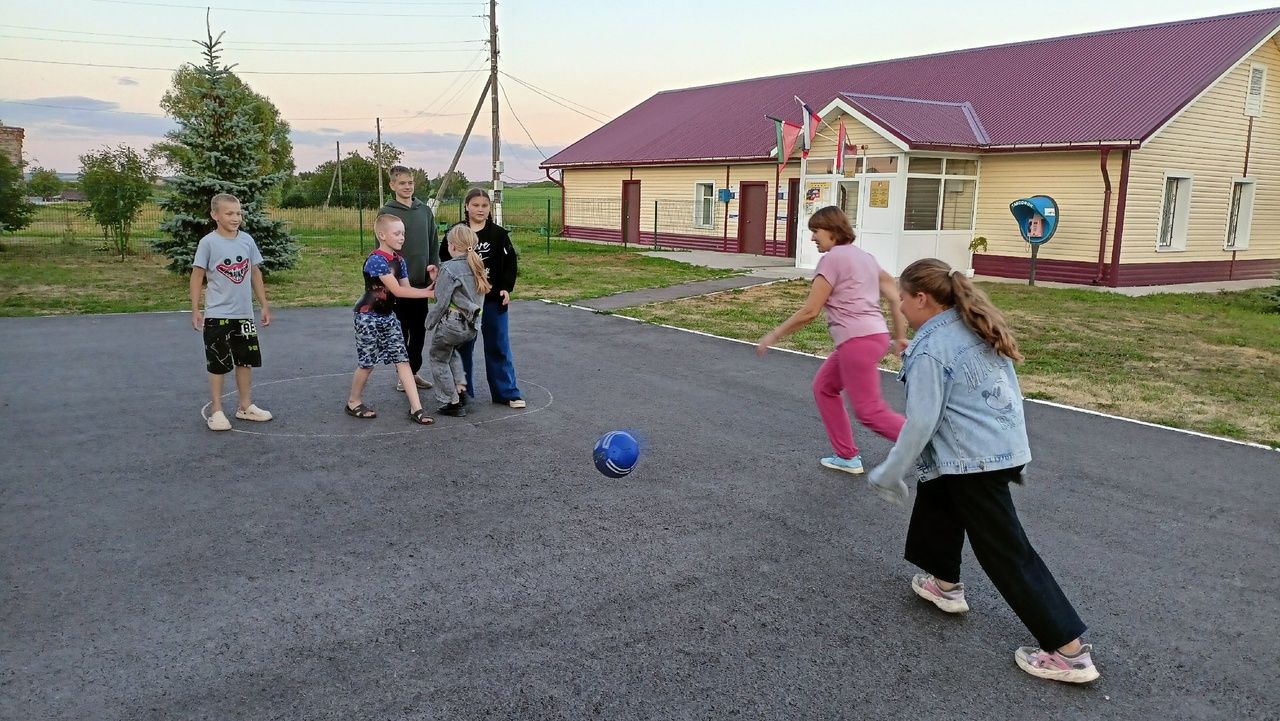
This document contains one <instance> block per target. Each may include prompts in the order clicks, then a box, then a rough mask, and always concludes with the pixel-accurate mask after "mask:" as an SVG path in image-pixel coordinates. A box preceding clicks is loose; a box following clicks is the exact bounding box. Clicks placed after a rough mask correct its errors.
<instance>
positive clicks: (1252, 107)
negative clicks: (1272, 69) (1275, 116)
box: [1244, 65, 1267, 118]
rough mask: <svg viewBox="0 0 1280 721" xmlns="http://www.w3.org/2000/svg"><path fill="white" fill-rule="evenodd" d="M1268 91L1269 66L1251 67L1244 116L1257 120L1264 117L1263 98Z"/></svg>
mask: <svg viewBox="0 0 1280 721" xmlns="http://www.w3.org/2000/svg"><path fill="white" fill-rule="evenodd" d="M1266 89H1267V66H1265V65H1250V66H1249V88H1248V89H1247V90H1246V91H1245V96H1244V114H1245V115H1247V116H1249V117H1251V118H1257V117H1260V116H1261V115H1262V97H1263V93H1264V92H1265V91H1266Z"/></svg>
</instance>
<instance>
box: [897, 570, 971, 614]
mask: <svg viewBox="0 0 1280 721" xmlns="http://www.w3.org/2000/svg"><path fill="white" fill-rule="evenodd" d="M911 590H912V591H915V592H916V595H917V596H919V597H920V598H923V599H924V600H926V601H928V602H929V603H932V604H933V605H935V606H937V607H938V608H940V609H942V610H943V611H946V612H947V613H964V612H966V611H968V610H969V604H968V603H967V602H966V601H965V600H964V584H963V583H957V584H956V587H955V588H953V589H951V590H950V591H944V590H942V587H941V586H939V585H938V579H936V578H934V577H933V576H932V575H930V574H928V573H917V574H916V575H914V576H912V577H911Z"/></svg>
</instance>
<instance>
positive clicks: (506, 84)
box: [0, 0, 1271, 182]
mask: <svg viewBox="0 0 1280 721" xmlns="http://www.w3.org/2000/svg"><path fill="white" fill-rule="evenodd" d="M1269 5H1271V3H1267V2H1248V1H1233V0H1218V1H1216V2H1215V1H1213V0H1165V1H1164V2H1159V3H1155V2H1114V0H1111V1H1106V0H1075V1H1074V2H1071V3H1066V2H1064V3H1044V4H1040V3H1035V4H1031V3H1017V2H1004V1H1000V2H995V1H990V2H971V3H957V2H935V1H933V0H899V1H898V2H876V3H871V2H844V3H785V4H784V3H778V2H755V1H751V2H721V3H696V2H688V1H687V0H686V1H685V2H674V1H671V0H649V1H646V2H612V3H588V2H581V1H580V0H564V1H560V2H556V1H552V0H510V1H508V2H504V3H500V4H499V7H498V22H499V47H500V50H501V57H500V61H499V65H500V68H501V70H502V71H504V72H505V73H507V74H509V75H510V77H505V76H504V77H502V78H501V80H502V83H501V84H502V89H503V91H504V92H505V96H502V95H500V99H501V100H502V104H503V109H502V130H501V135H502V138H503V147H504V150H503V154H504V161H505V163H506V176H507V180H508V182H523V181H530V180H538V179H542V177H543V174H542V172H541V171H539V170H538V169H537V164H538V163H539V162H540V161H541V160H542V158H543V154H546V155H550V154H552V153H554V152H555V151H557V150H559V149H561V148H563V147H565V146H566V145H568V144H570V143H572V142H574V141H575V140H577V139H579V138H581V137H582V136H584V135H586V134H587V133H589V132H591V131H592V130H595V129H596V128H598V127H600V125H601V124H602V123H603V122H606V121H607V120H608V119H609V118H613V117H616V116H617V115H619V114H621V113H623V112H625V111H626V110H627V109H628V108H631V107H633V106H635V105H636V104H638V103H640V102H642V101H643V100H645V99H646V98H648V97H649V96H651V95H653V94H654V93H656V92H659V91H661V90H664V89H671V88H681V87H689V86H694V85H705V84H710V83H720V82H726V81H731V80H738V79H743V78H750V77H758V76H762V75H776V74H781V73H787V72H795V71H800V70H809V69H816V68H825V67H834V66H839V65H852V64H857V63H863V62H870V61H874V60H883V59H888V58H895V57H904V56H909V55H920V54H925V53H934V52H941V51H945V50H955V49H960V48H967V47H977V46H982V45H993V44H999V43H1007V42H1016V41H1020V40H1030V39H1035V38H1044V37H1053V36H1057V35H1069V34H1074V33H1081V32H1089V31H1093V30H1104V29H1111V28H1120V27H1128V26H1133V25H1144V24H1150V23H1157V22H1165V21H1171V20H1181V19H1187V18H1195V17H1206V16H1210V15H1220V14H1226V13H1231V12H1238V11H1243V10H1254V9H1260V8H1265V7H1268V6H1269ZM2 6H3V8H4V12H3V14H0V120H3V122H4V124H6V125H16V126H19V127H23V128H25V129H26V145H25V150H26V156H27V161H28V162H29V163H31V164H39V165H42V166H44V167H48V168H55V169H57V170H59V171H61V172H77V171H78V170H79V162H78V160H77V158H78V156H79V155H80V154H81V153H83V152H85V151H88V150H91V149H94V148H97V147H100V146H102V145H107V144H118V143H127V144H129V145H132V146H134V147H136V148H139V149H141V148H145V147H146V146H148V145H150V144H151V143H153V142H155V141H156V140H157V139H159V138H160V137H161V136H162V135H163V134H164V132H165V131H166V130H168V129H169V128H171V127H172V124H171V122H170V121H169V120H168V119H167V118H166V117H164V115H163V111H162V110H161V109H160V107H159V100H160V98H161V96H162V95H163V94H164V91H165V89H166V88H167V87H168V85H169V82H170V78H171V75H172V70H173V69H174V68H176V67H178V66H179V65H181V64H182V63H185V62H194V63H198V62H199V61H200V56H199V48H198V47H197V46H196V45H195V44H193V43H192V42H190V41H191V39H194V38H200V37H203V36H204V30H205V26H204V17H205V5H204V4H200V3H199V2H196V1H195V0H155V1H151V0H147V1H143V0H138V1H136V2H135V1H126V0H65V1H64V2H57V3H50V2H48V1H47V0H46V1H44V2H35V1H33V0H3V3H2ZM210 7H212V8H213V11H212V23H213V27H214V32H215V34H216V33H217V32H220V31H225V33H226V35H225V37H224V42H225V47H226V52H225V55H224V61H225V62H227V63H235V64H236V65H237V67H236V72H237V73H240V74H241V78H242V79H244V80H245V81H246V82H248V84H249V85H250V86H251V87H253V88H254V90H256V91H257V92H259V93H262V94H263V95H266V96H267V97H269V98H270V99H271V100H272V102H274V103H275V104H276V106H277V107H278V108H280V111H281V113H282V114H283V116H284V117H285V119H286V120H288V121H289V122H290V124H291V125H292V128H293V143H294V157H295V160H296V162H297V165H298V169H299V170H311V169H314V168H315V166H316V165H317V164H319V163H320V162H323V161H324V160H326V159H329V158H331V157H332V156H333V153H334V141H340V142H341V143H342V146H343V152H344V153H345V152H346V151H348V150H355V149H357V148H359V149H361V150H364V148H365V143H366V142H367V141H368V140H370V139H372V138H373V136H374V118H375V117H379V116H380V117H382V118H383V122H382V129H383V138H384V139H385V140H389V141H391V142H393V143H395V144H396V146H397V147H399V148H400V149H402V150H404V151H405V160H406V161H407V162H408V163H409V164H411V165H416V166H422V167H425V168H427V170H428V171H430V172H431V173H432V174H435V173H439V172H440V171H442V170H443V169H444V168H445V167H447V165H448V162H449V158H450V157H451V155H452V153H453V151H454V149H455V148H456V147H457V143H458V141H459V139H460V137H461V134H462V131H463V129H464V128H465V126H466V122H467V118H468V116H469V115H470V112H471V110H472V108H473V107H474V105H475V102H476V99H477V98H478V96H479V93H480V90H481V88H482V87H483V85H484V81H485V75H484V73H486V72H487V71H488V59H487V55H486V53H487V50H486V46H485V44H484V40H485V39H486V38H487V37H488V20H487V19H486V18H484V17H483V15H484V14H485V13H486V12H487V10H488V3H487V2H474V1H466V2H429V1H427V0H420V1H413V0H400V1H394V2H347V1H345V0H258V1H256V2H255V0H215V1H214V2H212V3H211V4H210ZM784 7H785V8H788V9H787V10H786V11H785V12H781V11H780V8H784ZM31 61H40V62H31ZM55 63H67V64H55ZM89 65H96V66H105V65H112V66H127V67H90V66H89ZM283 73H319V74H283ZM335 73H359V74H335ZM529 86H533V87H532V88H531V87H529ZM534 88H537V90H538V91H541V92H538V91H535V90H534ZM797 119H798V118H797ZM520 123H523V125H524V127H523V128H522V127H521V125H520ZM535 145H536V146H537V147H536V148H535ZM489 146H490V141H489V112H488V106H487V105H486V106H485V110H484V112H483V113H482V114H481V118H480V120H479V121H478V122H477V124H476V131H475V133H473V136H472V140H471V142H470V143H469V144H468V147H467V152H466V154H465V155H464V158H463V161H462V165H461V167H462V169H463V170H464V172H466V173H467V175H468V176H470V177H471V178H473V179H483V178H487V177H488V173H489V170H488V168H489ZM538 148H540V149H541V152H539V150H538Z"/></svg>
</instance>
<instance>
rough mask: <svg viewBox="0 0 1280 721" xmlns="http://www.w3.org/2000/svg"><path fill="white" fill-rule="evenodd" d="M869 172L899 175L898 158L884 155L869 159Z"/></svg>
mask: <svg viewBox="0 0 1280 721" xmlns="http://www.w3.org/2000/svg"><path fill="white" fill-rule="evenodd" d="M867 172H868V173H886V174H889V175H896V174H897V173H898V156H896V155H882V156H872V157H870V158H867Z"/></svg>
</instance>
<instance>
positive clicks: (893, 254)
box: [857, 175, 902, 275]
mask: <svg viewBox="0 0 1280 721" xmlns="http://www.w3.org/2000/svg"><path fill="white" fill-rule="evenodd" d="M861 180H862V182H861V183H860V185H861V186H862V187H861V188H860V190H861V195H862V203H861V205H860V206H859V208H858V241H857V244H858V246H859V247H860V248H862V249H863V250H865V251H867V252H868V253H870V254H872V255H874V256H875V258H876V262H878V263H879V264H880V267H881V268H884V269H885V270H887V271H889V272H890V273H893V274H894V275H896V274H897V272H898V270H899V268H898V266H897V263H898V231H899V229H900V228H901V226H902V208H901V203H902V201H901V200H900V199H899V198H898V185H899V184H900V183H901V182H902V181H901V180H899V179H898V176H897V175H864V176H862V179H861Z"/></svg>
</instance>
